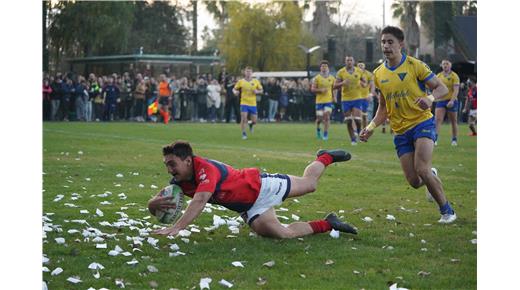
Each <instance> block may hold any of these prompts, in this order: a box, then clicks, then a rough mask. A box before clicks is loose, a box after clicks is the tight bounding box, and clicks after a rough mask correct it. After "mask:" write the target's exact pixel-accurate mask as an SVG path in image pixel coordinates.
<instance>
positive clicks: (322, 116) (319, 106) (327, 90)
mask: <svg viewBox="0 0 520 290" xmlns="http://www.w3.org/2000/svg"><path fill="white" fill-rule="evenodd" d="M335 80H336V79H335V78H334V77H333V76H331V75H329V62H328V61H326V60H322V61H321V62H320V74H319V75H317V76H316V77H315V78H314V79H313V80H312V85H311V92H313V93H315V94H316V137H317V138H318V139H322V137H321V129H320V124H321V122H323V140H328V139H329V126H330V114H331V112H332V102H333V97H332V90H333V87H334V82H335Z"/></svg>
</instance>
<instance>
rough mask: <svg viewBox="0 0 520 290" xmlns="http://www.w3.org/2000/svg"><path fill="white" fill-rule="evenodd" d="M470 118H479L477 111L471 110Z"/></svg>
mask: <svg viewBox="0 0 520 290" xmlns="http://www.w3.org/2000/svg"><path fill="white" fill-rule="evenodd" d="M469 116H470V117H473V118H476V117H477V110H469Z"/></svg>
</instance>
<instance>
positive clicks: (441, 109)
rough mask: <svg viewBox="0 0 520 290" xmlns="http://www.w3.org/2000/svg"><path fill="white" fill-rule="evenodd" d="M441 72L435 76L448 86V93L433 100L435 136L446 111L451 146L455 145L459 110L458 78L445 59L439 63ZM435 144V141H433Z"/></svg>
mask: <svg viewBox="0 0 520 290" xmlns="http://www.w3.org/2000/svg"><path fill="white" fill-rule="evenodd" d="M441 66H442V72H440V73H439V74H437V78H438V79H439V80H441V81H442V82H443V83H444V85H445V86H446V87H447V88H448V94H447V95H446V96H445V97H443V98H442V99H440V100H435V102H436V106H435V127H436V130H437V138H439V132H440V129H441V125H442V122H443V121H444V116H445V115H446V112H448V119H449V120H450V123H451V146H457V133H458V129H459V128H458V125H457V112H458V111H459V101H458V100H457V96H458V95H459V86H460V79H459V76H458V75H457V74H456V73H455V72H454V71H452V70H451V62H450V61H449V60H447V59H445V60H443V61H442V63H441ZM435 145H437V141H436V142H435Z"/></svg>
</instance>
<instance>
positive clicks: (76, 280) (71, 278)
mask: <svg viewBox="0 0 520 290" xmlns="http://www.w3.org/2000/svg"><path fill="white" fill-rule="evenodd" d="M67 281H69V282H70V283H72V284H78V283H81V282H83V281H81V280H80V279H78V278H76V277H69V278H67Z"/></svg>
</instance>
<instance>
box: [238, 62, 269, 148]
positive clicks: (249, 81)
mask: <svg viewBox="0 0 520 290" xmlns="http://www.w3.org/2000/svg"><path fill="white" fill-rule="evenodd" d="M262 92H263V88H262V85H261V84H260V82H259V81H258V80H257V79H253V69H252V68H251V67H250V66H247V67H246V68H245V69H244V78H243V79H241V80H239V81H238V82H237V83H236V85H235V87H234V88H233V93H234V94H235V95H237V96H239V97H240V129H241V130H242V139H244V140H245V139H247V134H246V124H247V115H248V114H249V115H250V117H251V123H249V131H250V132H251V133H253V126H254V125H255V124H256V118H257V115H258V113H257V109H256V95H258V94H261V93H262Z"/></svg>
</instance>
